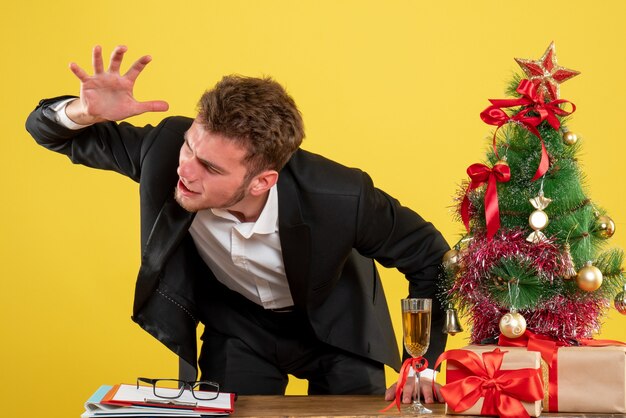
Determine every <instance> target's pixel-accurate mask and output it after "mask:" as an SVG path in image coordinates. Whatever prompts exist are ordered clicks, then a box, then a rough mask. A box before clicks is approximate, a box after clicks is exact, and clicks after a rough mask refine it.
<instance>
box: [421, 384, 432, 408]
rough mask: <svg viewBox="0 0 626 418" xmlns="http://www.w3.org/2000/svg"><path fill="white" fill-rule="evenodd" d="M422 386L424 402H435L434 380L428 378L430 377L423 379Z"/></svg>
mask: <svg viewBox="0 0 626 418" xmlns="http://www.w3.org/2000/svg"><path fill="white" fill-rule="evenodd" d="M420 386H421V390H422V395H423V398H424V402H425V403H433V402H434V396H433V386H432V381H431V380H428V379H421V381H420Z"/></svg>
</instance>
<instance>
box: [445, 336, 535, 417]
mask: <svg viewBox="0 0 626 418" xmlns="http://www.w3.org/2000/svg"><path fill="white" fill-rule="evenodd" d="M504 353H505V352H503V351H500V349H499V348H496V349H495V350H494V351H491V352H486V353H483V354H482V360H481V358H480V357H479V356H478V355H477V354H476V353H474V352H471V351H468V350H449V351H446V352H444V353H443V354H441V356H439V358H438V359H437V364H435V368H437V367H438V366H439V364H440V363H441V362H442V361H444V360H447V361H448V362H450V361H452V362H454V363H455V365H457V366H458V367H459V370H458V371H457V372H459V374H460V375H462V376H463V377H462V378H460V379H458V380H455V381H454V382H451V383H447V384H446V385H445V386H444V387H442V388H441V394H442V395H443V397H444V399H445V400H446V403H447V404H448V406H449V407H450V408H452V409H453V410H454V411H455V412H461V411H465V410H467V409H469V408H470V407H471V406H472V405H474V404H475V403H476V402H477V401H478V399H479V398H481V397H483V398H484V401H483V406H482V410H481V415H497V416H499V417H504V418H519V417H528V416H529V415H528V412H526V410H525V409H524V406H523V405H522V401H524V402H535V401H538V400H541V399H543V385H542V382H541V376H540V372H541V370H540V369H516V370H500V366H501V365H502V358H503V357H504Z"/></svg>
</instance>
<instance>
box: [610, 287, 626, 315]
mask: <svg viewBox="0 0 626 418" xmlns="http://www.w3.org/2000/svg"><path fill="white" fill-rule="evenodd" d="M613 304H614V305H615V309H616V310H617V312H619V313H621V314H622V315H626V293H624V292H619V293H618V294H617V295H616V296H615V300H614V301H613Z"/></svg>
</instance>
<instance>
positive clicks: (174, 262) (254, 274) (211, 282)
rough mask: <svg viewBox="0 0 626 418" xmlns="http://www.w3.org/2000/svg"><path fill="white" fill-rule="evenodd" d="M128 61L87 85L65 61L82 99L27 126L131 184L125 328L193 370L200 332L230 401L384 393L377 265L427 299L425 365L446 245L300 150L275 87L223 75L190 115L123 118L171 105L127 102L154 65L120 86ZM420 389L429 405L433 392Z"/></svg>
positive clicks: (40, 113)
mask: <svg viewBox="0 0 626 418" xmlns="http://www.w3.org/2000/svg"><path fill="white" fill-rule="evenodd" d="M125 52H126V48H125V47H123V46H120V47H117V48H116V49H115V50H114V51H113V54H112V57H111V63H110V65H109V68H108V69H107V70H105V69H104V65H103V60H102V52H101V48H100V47H96V48H94V52H93V67H94V74H93V75H92V76H90V75H88V74H87V73H86V72H85V71H84V70H83V69H82V68H80V67H78V66H77V65H76V64H71V66H70V68H71V70H72V72H73V73H74V74H75V75H76V76H77V77H78V79H79V80H80V82H81V86H80V97H78V98H75V97H70V96H64V97H59V98H55V99H48V100H42V101H41V102H40V104H39V106H38V107H37V108H36V109H35V110H34V111H33V112H32V113H31V115H30V116H29V118H28V121H27V123H26V127H27V129H28V131H29V132H30V133H31V134H32V135H33V137H34V138H35V139H36V140H37V142H38V143H39V144H41V145H43V146H44V147H46V148H48V149H51V150H53V151H56V152H59V153H62V154H65V155H67V156H68V157H69V158H70V159H71V160H72V162H74V163H77V164H84V165H87V166H91V167H95V168H100V169H107V170H114V171H117V172H119V173H121V174H123V175H126V176H128V177H130V178H132V179H133V180H135V181H137V182H139V184H140V197H141V244H142V261H141V268H140V270H139V274H138V278H137V284H136V291H135V301H134V309H133V320H134V321H135V322H137V323H138V324H139V325H140V326H141V327H143V328H144V329H145V330H146V331H148V332H149V333H151V334H152V335H154V336H155V337H156V338H158V339H159V340H160V341H161V342H163V343H164V344H165V345H166V346H167V347H169V348H170V349H171V350H172V351H174V352H175V353H176V354H178V355H179V356H180V357H181V358H182V359H183V360H185V361H186V362H187V363H189V364H191V365H193V366H194V367H195V364H196V358H197V357H196V346H195V340H196V339H195V329H196V325H197V323H198V321H201V322H202V323H203V324H204V325H205V331H204V334H203V336H202V340H203V344H202V347H201V353H200V358H199V360H198V365H199V367H200V370H201V372H202V376H203V378H205V379H208V380H215V381H217V382H218V383H220V385H221V387H222V388H223V390H225V391H229V392H237V393H239V394H281V393H284V389H285V387H286V384H287V374H293V375H295V376H297V377H300V378H303V379H308V380H309V393H310V394H340V393H353V394H357V393H363V394H365V393H381V394H382V393H383V392H384V391H385V382H384V372H383V364H388V365H390V366H392V367H394V368H396V369H398V367H399V364H400V359H399V356H398V353H397V348H396V347H397V346H396V341H395V336H394V333H393V329H392V325H391V321H390V318H389V312H388V308H387V304H386V301H385V297H384V293H383V289H382V286H381V283H380V279H379V277H378V274H377V272H376V268H375V266H374V263H373V260H377V261H379V262H380V263H381V264H383V265H385V266H389V267H392V266H393V267H396V268H398V269H399V270H400V271H402V272H403V273H404V274H405V275H406V276H407V278H408V280H409V293H410V295H411V296H413V297H429V298H433V299H434V309H433V332H432V337H431V349H430V350H429V353H428V354H427V358H428V359H429V362H430V363H431V364H432V363H434V359H435V358H436V356H437V355H438V354H439V353H440V352H441V351H442V350H443V348H444V346H445V335H444V334H442V333H441V332H440V331H439V330H440V329H441V320H442V318H443V315H442V309H441V307H440V305H439V303H438V301H437V300H436V297H435V293H436V280H437V271H438V267H439V263H440V260H441V257H442V255H443V253H444V252H445V251H446V250H448V246H447V244H446V243H445V241H444V239H443V238H442V236H441V234H440V233H439V232H438V231H437V230H436V229H435V228H434V227H433V226H432V225H431V224H430V223H428V222H426V221H424V220H423V219H422V218H421V217H419V216H418V215H417V214H416V213H415V212H413V211H411V210H409V209H407V208H405V207H403V206H401V205H400V204H399V202H397V201H396V200H395V199H393V198H391V197H390V196H388V195H387V194H385V193H384V192H382V191H380V190H378V189H376V188H375V187H374V186H373V184H372V181H371V179H370V178H369V176H368V175H367V174H365V173H363V172H362V171H360V170H357V169H350V168H347V167H344V166H341V165H339V164H337V163H334V162H332V161H329V160H327V159H325V158H323V157H321V156H318V155H315V154H312V153H309V152H306V151H304V150H301V149H300V148H299V146H300V143H301V141H302V138H303V136H304V129H303V124H302V119H301V116H300V113H299V111H298V109H297V108H296V105H295V103H294V101H293V100H292V98H291V97H290V96H289V95H287V93H286V92H285V91H284V89H283V88H282V87H281V86H280V85H278V84H277V83H276V82H274V81H272V80H270V79H257V78H247V77H235V76H230V77H224V78H223V79H222V81H220V82H219V83H218V84H217V85H216V86H215V88H214V89H212V90H209V91H207V92H206V93H205V94H204V95H203V96H202V98H201V100H200V103H199V112H198V115H197V116H196V118H195V119H193V120H191V119H189V118H184V117H171V118H166V119H165V120H163V121H162V122H161V123H160V124H158V125H157V126H155V127H152V126H146V127H141V128H140V127H135V126H132V125H130V124H128V123H125V122H122V123H117V122H116V121H120V120H122V119H126V118H128V117H130V116H134V115H137V114H140V113H144V112H149V111H165V110H167V109H168V105H167V103H165V102H163V101H150V102H141V103H140V102H137V101H136V100H135V98H134V96H133V87H134V83H135V81H136V79H137V77H138V76H139V74H140V73H141V71H142V70H143V69H144V67H145V66H146V65H147V64H148V63H149V62H150V57H148V56H144V57H142V58H140V59H139V60H137V61H136V62H135V63H134V64H133V65H132V66H131V67H130V69H129V70H128V71H127V72H126V73H125V74H124V75H121V74H120V73H119V69H120V66H121V63H122V58H123V56H124V53H125ZM423 380H424V379H423ZM404 389H405V391H404V392H405V393H404V395H403V401H404V402H408V401H409V400H410V398H411V393H410V390H409V389H410V387H408V386H407V387H405V388H404ZM423 391H424V395H425V401H426V402H432V401H433V394H432V390H431V389H430V385H429V384H428V382H427V381H426V382H425V384H424V385H423ZM386 397H387V399H391V398H393V387H392V388H390V389H389V390H388V391H387V394H386Z"/></svg>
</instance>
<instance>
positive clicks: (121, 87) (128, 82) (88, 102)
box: [70, 46, 169, 123]
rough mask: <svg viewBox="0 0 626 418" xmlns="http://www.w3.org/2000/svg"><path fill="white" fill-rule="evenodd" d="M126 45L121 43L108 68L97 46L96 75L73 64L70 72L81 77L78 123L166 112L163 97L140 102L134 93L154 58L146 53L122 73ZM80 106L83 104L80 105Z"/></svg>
mask: <svg viewBox="0 0 626 418" xmlns="http://www.w3.org/2000/svg"><path fill="white" fill-rule="evenodd" d="M125 52H126V47H125V46H118V47H116V48H115V50H114V51H113V54H112V55H111V63H110V64H109V68H108V69H107V70H106V71H105V70H104V64H103V61H102V49H101V48H100V47H99V46H96V47H95V48H94V50H93V69H94V74H93V75H89V74H87V72H86V71H85V70H83V69H82V68H80V67H79V66H78V65H77V64H75V63H72V64H70V69H71V71H72V72H73V73H74V74H75V75H76V77H78V79H79V80H80V82H81V84H80V101H79V103H76V107H75V108H74V109H75V110H77V113H78V114H79V115H78V117H74V118H73V119H80V120H76V122H78V123H85V122H87V123H96V122H102V121H106V120H110V121H119V120H122V119H126V118H128V117H130V116H135V115H139V114H141V113H144V112H163V111H166V110H167V109H168V108H169V106H168V104H167V102H165V101H162V100H153V101H146V102H138V101H137V100H135V97H134V95H133V88H134V86H135V81H136V80H137V77H138V76H139V74H140V73H141V71H143V69H144V68H145V66H146V65H147V64H148V63H149V62H150V61H151V58H150V56H148V55H145V56H143V57H141V58H139V59H138V60H137V61H135V62H134V63H133V65H132V66H131V67H130V68H129V69H128V71H127V72H126V73H125V74H124V75H121V74H120V72H119V70H120V66H121V64H122V59H123V57H124V53H125ZM78 105H80V106H78Z"/></svg>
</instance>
